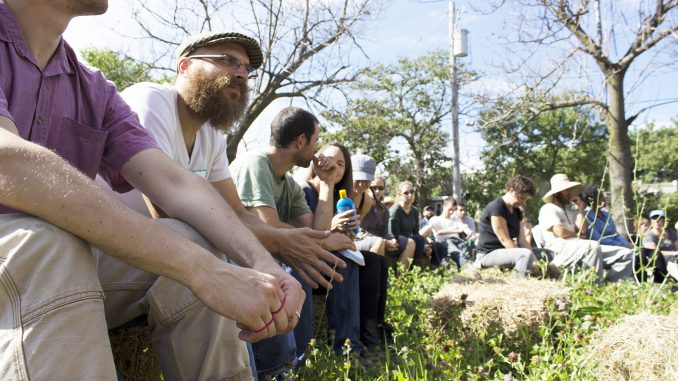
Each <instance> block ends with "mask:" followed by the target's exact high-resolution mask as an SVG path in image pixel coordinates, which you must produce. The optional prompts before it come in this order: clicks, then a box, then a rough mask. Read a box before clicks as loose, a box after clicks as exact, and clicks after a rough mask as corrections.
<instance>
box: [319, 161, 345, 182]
mask: <svg viewBox="0 0 678 381" xmlns="http://www.w3.org/2000/svg"><path fill="white" fill-rule="evenodd" d="M336 168H337V163H335V162H334V160H332V158H329V157H327V156H325V155H323V154H318V155H317V156H314V157H313V171H314V172H315V174H316V176H318V178H319V179H320V180H321V181H323V182H325V183H331V184H334V183H336V182H337V181H339V180H341V179H335V178H333V177H332V175H333V174H334V170H335V169H336Z"/></svg>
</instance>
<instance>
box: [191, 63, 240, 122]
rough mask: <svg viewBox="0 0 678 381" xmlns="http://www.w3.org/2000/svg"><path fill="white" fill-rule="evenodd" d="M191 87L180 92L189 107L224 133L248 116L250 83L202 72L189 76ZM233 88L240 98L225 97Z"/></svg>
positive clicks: (192, 72)
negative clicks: (228, 89)
mask: <svg viewBox="0 0 678 381" xmlns="http://www.w3.org/2000/svg"><path fill="white" fill-rule="evenodd" d="M188 83H189V85H188V86H187V87H186V88H184V90H183V91H182V92H181V96H182V98H183V99H184V102H185V103H186V106H187V107H188V108H189V109H190V110H191V111H192V112H193V113H195V114H196V115H197V116H198V117H200V118H202V119H206V120H207V121H209V122H210V124H211V125H212V127H214V128H216V129H217V130H219V131H222V132H224V133H226V132H228V130H229V128H230V127H231V126H233V125H234V124H235V123H236V122H238V121H239V120H240V119H241V118H242V117H243V115H244V114H245V109H246V108H247V103H248V102H249V87H248V86H247V80H242V79H239V78H233V77H231V76H229V75H227V74H224V75H221V76H216V77H215V76H210V75H208V74H207V73H206V72H205V71H203V70H195V71H191V72H190V73H188ZM230 86H238V87H239V88H240V96H239V97H238V96H236V95H234V94H231V93H224V89H226V88H227V87H230Z"/></svg>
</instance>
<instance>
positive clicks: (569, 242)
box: [539, 173, 633, 282]
mask: <svg viewBox="0 0 678 381" xmlns="http://www.w3.org/2000/svg"><path fill="white" fill-rule="evenodd" d="M583 189H584V187H583V185H582V184H581V183H578V182H576V181H570V179H569V178H568V177H567V175H565V174H562V173H559V174H556V175H554V176H553V177H551V189H550V190H549V191H548V192H547V193H546V194H545V195H544V201H545V202H546V204H544V206H542V208H541V210H540V211H539V228H540V230H541V231H542V234H543V239H544V242H545V247H546V248H547V249H550V250H552V251H553V252H554V253H555V255H554V258H553V261H552V263H553V264H555V265H557V266H559V267H572V268H573V269H577V268H579V267H585V268H593V269H594V270H595V271H596V273H597V274H598V278H599V279H601V280H602V279H603V276H605V279H606V280H608V281H613V282H614V281H620V280H624V279H627V278H630V277H632V276H633V266H632V261H633V255H632V253H630V252H629V251H627V250H608V248H614V246H605V247H604V248H605V250H603V247H602V246H601V245H600V244H599V243H598V242H596V241H592V240H588V239H585V238H586V237H587V235H586V217H585V207H586V205H585V203H584V201H583V200H582V199H581V198H580V197H579V194H580V193H581V192H582V190H583ZM606 270H607V274H605V271H606Z"/></svg>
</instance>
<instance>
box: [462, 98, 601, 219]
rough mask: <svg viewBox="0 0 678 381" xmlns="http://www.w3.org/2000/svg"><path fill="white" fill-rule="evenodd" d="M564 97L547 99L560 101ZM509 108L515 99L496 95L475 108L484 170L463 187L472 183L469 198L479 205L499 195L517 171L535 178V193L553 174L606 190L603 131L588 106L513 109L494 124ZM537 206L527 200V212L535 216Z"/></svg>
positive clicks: (542, 192) (542, 188) (543, 188)
mask: <svg viewBox="0 0 678 381" xmlns="http://www.w3.org/2000/svg"><path fill="white" fill-rule="evenodd" d="M567 97H568V96H567V95H565V96H561V97H558V98H555V97H554V98H551V99H550V101H551V102H563V101H566V99H567ZM509 109H510V110H513V109H514V102H511V101H510V100H506V99H501V100H500V101H499V102H497V103H496V104H494V105H492V106H488V107H486V108H485V109H483V110H482V111H481V112H480V119H479V122H478V130H479V132H480V133H481V135H482V137H483V139H484V140H485V141H486V142H487V146H486V148H484V149H483V151H482V152H481V159H482V161H483V164H484V168H485V169H484V171H483V172H482V173H479V174H475V175H474V176H473V177H472V178H471V179H469V182H468V183H467V188H469V186H470V185H473V186H474V187H475V189H476V192H475V194H474V199H476V200H478V201H481V205H486V204H487V203H489V202H490V201H491V200H493V199H494V198H496V197H498V196H499V195H501V194H503V192H504V191H505V189H504V188H505V184H506V183H507V182H508V180H509V179H510V178H511V177H513V176H515V175H517V174H520V175H523V176H527V177H529V178H531V179H532V181H534V183H535V185H537V186H538V187H539V188H540V190H541V191H540V192H538V194H537V195H540V194H544V193H546V191H548V189H549V187H550V184H549V180H550V178H551V176H553V175H554V174H556V173H566V174H568V175H569V176H570V177H571V178H572V179H573V180H576V181H579V182H581V183H583V184H597V185H599V186H600V185H602V187H603V189H609V184H608V183H607V182H606V179H605V176H604V174H605V168H606V161H607V155H606V146H607V140H608V136H607V130H606V127H605V125H604V124H602V123H601V121H600V118H599V117H598V115H597V113H595V112H594V111H593V110H592V108H591V107H590V106H576V107H573V108H567V109H557V110H552V111H548V112H543V113H541V114H539V115H536V116H534V115H532V114H531V113H529V112H527V113H523V112H515V111H514V112H512V113H511V118H502V121H501V123H497V122H495V121H496V120H497V118H498V116H499V115H505V114H506V113H507V110H509ZM490 121H491V122H490ZM478 191H479V192H478ZM539 207H541V202H531V203H528V215H529V216H530V217H531V218H536V215H537V213H536V212H537V210H538V209H539Z"/></svg>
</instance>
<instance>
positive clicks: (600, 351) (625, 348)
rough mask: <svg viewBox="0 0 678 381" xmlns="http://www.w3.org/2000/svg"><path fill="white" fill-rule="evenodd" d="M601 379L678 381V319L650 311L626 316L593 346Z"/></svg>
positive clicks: (594, 364)
mask: <svg viewBox="0 0 678 381" xmlns="http://www.w3.org/2000/svg"><path fill="white" fill-rule="evenodd" d="M591 347H592V349H591V352H590V360H591V361H590V363H589V364H590V366H591V367H592V369H593V374H595V375H596V377H597V378H598V380H601V381H602V380H645V381H654V380H656V381H660V380H661V381H667V380H674V381H678V319H676V315H673V316H661V315H655V314H652V313H649V312H644V313H641V314H639V315H632V316H627V317H625V318H624V319H623V320H621V321H620V322H619V323H617V324H616V325H614V326H612V327H611V328H610V329H608V330H607V331H605V332H601V333H600V334H598V335H597V336H596V337H595V338H594V340H593V341H592V345H591Z"/></svg>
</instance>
